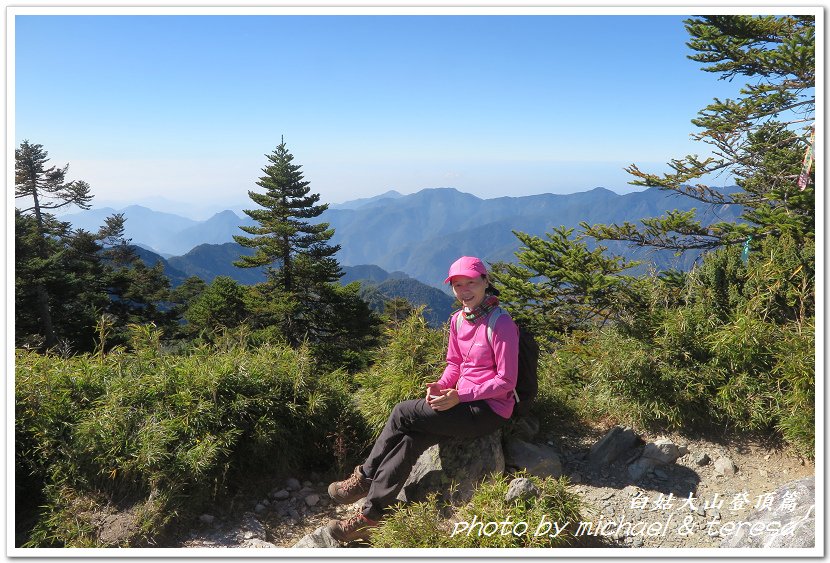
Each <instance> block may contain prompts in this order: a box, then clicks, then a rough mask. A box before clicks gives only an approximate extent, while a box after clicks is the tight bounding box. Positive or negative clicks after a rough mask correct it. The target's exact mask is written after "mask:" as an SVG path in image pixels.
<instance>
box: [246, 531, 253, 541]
mask: <svg viewBox="0 0 830 563" xmlns="http://www.w3.org/2000/svg"><path fill="white" fill-rule="evenodd" d="M244 537H245V539H246V540H249V539H251V538H252V537H254V533H253V532H245V536H244Z"/></svg>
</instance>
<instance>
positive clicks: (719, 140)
mask: <svg viewBox="0 0 830 563" xmlns="http://www.w3.org/2000/svg"><path fill="white" fill-rule="evenodd" d="M685 24H686V29H687V31H688V32H689V34H690V36H691V40H690V41H689V42H688V45H689V47H690V48H691V49H693V50H694V51H696V53H695V54H692V55H690V56H689V58H690V59H692V60H695V61H698V62H700V63H703V64H704V65H707V66H704V67H703V70H704V71H706V72H712V73H717V74H720V79H721V80H730V81H731V80H733V79H735V78H736V77H745V78H746V79H747V80H748V83H747V84H746V85H745V86H744V87H743V88H742V89H741V90H740V97H738V98H737V99H735V100H732V99H727V100H719V99H715V100H714V101H713V102H712V103H711V104H709V105H708V106H707V107H706V108H704V109H703V110H701V111H700V112H699V113H698V117H697V118H696V119H693V120H692V123H693V124H694V125H695V126H697V127H699V128H700V129H701V131H700V132H698V133H696V134H694V135H693V138H694V139H695V140H698V141H701V142H703V143H705V144H707V145H710V146H711V150H712V156H710V157H707V158H704V159H701V158H699V157H698V156H697V155H690V156H686V157H685V158H683V159H677V160H673V161H672V162H671V163H670V166H671V168H672V169H673V172H672V173H669V174H664V175H662V176H661V175H657V174H650V173H647V172H643V171H641V170H640V169H639V168H638V167H637V166H636V165H631V166H630V167H629V168H627V171H628V172H629V173H630V174H632V175H633V176H635V177H636V180H634V181H632V182H631V183H632V184H634V185H638V186H647V187H657V188H660V189H663V190H667V191H671V192H675V193H677V194H680V195H683V196H688V197H691V198H694V199H696V200H698V201H700V202H702V203H704V204H709V205H741V206H743V207H742V208H743V213H742V219H743V221H742V222H739V223H727V222H720V223H716V224H712V225H702V224H701V223H700V222H699V221H697V220H696V218H695V212H694V211H690V212H685V213H684V212H680V211H673V212H669V213H667V214H666V215H664V216H662V217H659V218H652V219H644V220H643V221H642V226H637V225H635V224H632V223H629V222H625V223H623V224H622V225H594V226H589V225H587V224H586V223H583V224H582V225H581V226H582V227H583V229H585V232H586V233H587V234H589V235H591V236H594V237H596V238H598V239H601V240H623V241H630V242H633V243H635V244H637V245H640V246H653V247H658V248H670V249H675V250H677V251H684V250H689V249H713V248H717V247H720V246H729V245H735V244H747V245H748V246H749V245H750V244H751V246H752V247H753V248H759V245H760V241H761V240H762V239H763V238H765V237H769V236H773V237H777V236H780V235H781V234H782V233H789V234H790V235H791V236H794V237H795V238H796V239H803V238H804V237H807V238H814V236H815V189H814V185H813V175H812V174H811V173H810V172H809V171H807V170H805V169H804V168H806V167H802V162H804V161H805V155H806V153H808V151H810V150H812V143H813V141H812V138H811V137H812V133H813V131H814V121H815V19H814V17H813V16H804V15H796V16H749V15H721V16H705V17H698V18H692V19H688V20H686V22H685ZM802 173H806V174H804V175H803V176H802ZM709 174H717V175H718V177H723V176H727V177H728V176H729V175H732V176H733V177H734V178H735V182H736V184H737V185H738V187H739V188H740V190H739V191H737V192H735V193H731V194H727V193H724V192H723V191H721V190H717V189H715V188H713V187H711V186H709V185H706V184H703V183H694V182H695V180H699V179H700V178H701V177H703V176H706V175H709Z"/></svg>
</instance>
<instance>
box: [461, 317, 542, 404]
mask: <svg viewBox="0 0 830 563" xmlns="http://www.w3.org/2000/svg"><path fill="white" fill-rule="evenodd" d="M502 315H508V312H507V311H505V310H504V309H502V308H501V307H496V308H495V309H493V311H492V312H491V313H490V318H489V319H488V320H487V342H489V343H490V346H492V345H493V329H494V327H495V326H496V321H498V320H499V317H500V316H502ZM462 320H463V316H462V315H461V314H460V313H459V314H458V315H456V317H455V332H456V333H457V332H458V331H459V330H460V328H461V321H462ZM514 322H515V321H514ZM516 326H518V327H519V373H518V377H517V378H516V388H515V389H514V390H513V398H514V399H515V400H516V406H515V407H514V408H513V416H514V417H518V416H525V415H527V414H529V413H530V407H531V405H532V404H533V400H534V399H535V398H536V394H537V393H538V391H539V345H538V344H537V343H536V339H535V338H534V337H533V334H532V333H531V332H530V331H528V330H527V329H525V328H524V327H523V326H522V325H520V324H518V323H516Z"/></svg>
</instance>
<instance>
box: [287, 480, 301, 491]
mask: <svg viewBox="0 0 830 563" xmlns="http://www.w3.org/2000/svg"><path fill="white" fill-rule="evenodd" d="M301 487H302V485H300V482H299V481H298V480H296V479H295V478H293V477H291V478H290V479H287V480H286V481H285V488H286V489H288V490H289V491H299V490H300V488H301Z"/></svg>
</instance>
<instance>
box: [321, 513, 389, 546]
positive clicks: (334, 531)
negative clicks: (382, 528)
mask: <svg viewBox="0 0 830 563" xmlns="http://www.w3.org/2000/svg"><path fill="white" fill-rule="evenodd" d="M377 525H378V522H377V521H376V520H372V519H371V518H367V517H366V516H364V515H363V509H359V510H358V511H357V512H356V513H355V515H354V516H352V517H351V518H349V519H347V520H330V521H329V524H328V526H326V528H327V529H328V531H329V534H331V537H333V538H334V539H336V540H337V541H339V542H341V543H351V542H353V541H355V540H368V539H369V537H370V536H371V535H372V528H374V527H375V526H377Z"/></svg>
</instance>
